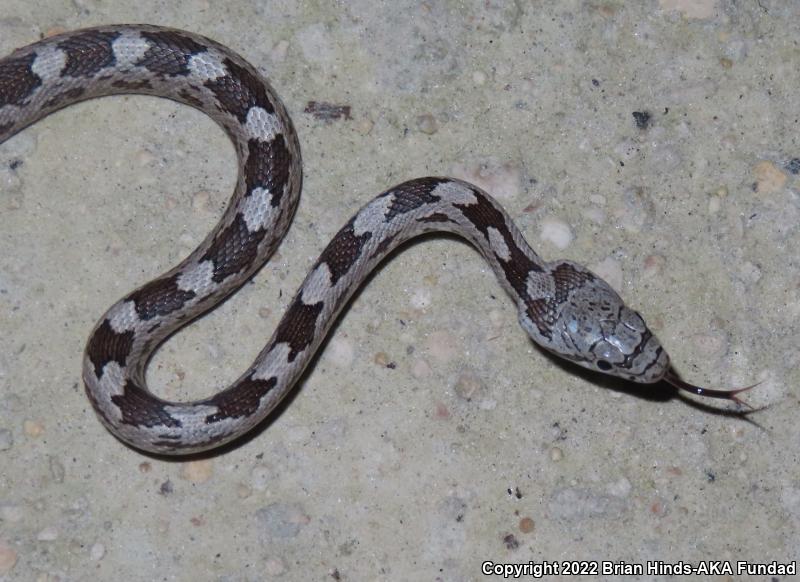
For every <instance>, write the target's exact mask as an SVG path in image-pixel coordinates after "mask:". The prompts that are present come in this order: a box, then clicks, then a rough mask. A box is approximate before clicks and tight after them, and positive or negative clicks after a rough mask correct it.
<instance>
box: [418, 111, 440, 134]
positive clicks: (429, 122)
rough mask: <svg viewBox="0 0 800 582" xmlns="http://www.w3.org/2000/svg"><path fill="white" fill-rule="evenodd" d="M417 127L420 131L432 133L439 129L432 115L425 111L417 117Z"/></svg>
mask: <svg viewBox="0 0 800 582" xmlns="http://www.w3.org/2000/svg"><path fill="white" fill-rule="evenodd" d="M417 129H418V130H420V131H421V132H422V133H425V134H428V135H433V134H434V133H436V132H437V131H439V124H438V123H436V118H435V117H434V116H433V115H431V114H430V113H426V114H424V115H420V116H418V117H417Z"/></svg>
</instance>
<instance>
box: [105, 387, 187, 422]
mask: <svg viewBox="0 0 800 582" xmlns="http://www.w3.org/2000/svg"><path fill="white" fill-rule="evenodd" d="M111 402H113V403H114V404H115V405H116V406H117V407H118V408H119V410H120V414H122V421H121V422H122V424H129V425H131V426H145V427H154V426H167V427H170V428H179V427H180V426H182V425H181V421H180V420H178V419H177V418H174V417H173V416H172V415H170V414H169V413H168V412H167V411H166V410H164V406H165V404H166V403H165V402H163V401H161V400H158V399H157V398H156V397H154V396H153V395H152V394H150V393H148V392H145V391H144V390H143V389H142V388H140V387H139V386H137V385H136V384H134V383H133V382H132V381H131V380H127V381H126V382H125V386H124V387H123V389H122V394H115V395H114V396H112V397H111Z"/></svg>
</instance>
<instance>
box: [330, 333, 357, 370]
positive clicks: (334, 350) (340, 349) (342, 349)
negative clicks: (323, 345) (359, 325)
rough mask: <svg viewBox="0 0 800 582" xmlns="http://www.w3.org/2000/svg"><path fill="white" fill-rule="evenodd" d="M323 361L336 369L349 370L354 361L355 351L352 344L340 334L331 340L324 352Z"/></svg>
mask: <svg viewBox="0 0 800 582" xmlns="http://www.w3.org/2000/svg"><path fill="white" fill-rule="evenodd" d="M325 359H326V360H328V361H330V362H331V363H332V364H333V365H334V366H336V367H337V368H350V366H352V365H353V361H354V360H355V359H356V349H355V346H354V345H353V342H351V341H349V340H348V339H346V338H344V337H342V336H341V334H338V335H336V336H335V337H334V338H333V339H332V340H331V343H330V345H329V346H328V349H327V350H325Z"/></svg>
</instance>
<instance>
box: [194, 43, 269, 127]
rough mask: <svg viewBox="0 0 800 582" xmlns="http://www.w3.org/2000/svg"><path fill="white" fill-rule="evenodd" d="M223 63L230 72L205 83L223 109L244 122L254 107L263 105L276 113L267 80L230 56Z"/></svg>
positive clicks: (266, 109) (265, 108)
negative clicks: (268, 91)
mask: <svg viewBox="0 0 800 582" xmlns="http://www.w3.org/2000/svg"><path fill="white" fill-rule="evenodd" d="M223 64H224V65H225V68H226V69H227V70H228V74H227V75H223V76H222V77H217V78H216V79H209V80H208V81H206V82H205V83H204V85H205V86H206V87H208V88H209V89H210V90H211V92H212V93H214V95H216V97H217V101H218V102H219V106H220V108H221V109H222V110H223V111H227V112H228V113H230V114H231V115H233V116H235V117H236V118H237V119H238V120H239V121H241V122H242V123H244V122H245V121H247V112H248V111H250V108H252V107H261V108H262V109H264V110H265V111H266V112H267V113H275V106H274V105H273V104H272V101H271V100H270V98H269V94H268V93H267V84H266V81H264V80H263V79H262V78H261V77H260V76H259V75H258V74H257V73H254V72H253V71H251V70H250V69H248V68H246V67H243V66H241V65H239V64H237V63H235V62H233V61H232V60H231V59H229V58H226V59H225V60H224V61H223Z"/></svg>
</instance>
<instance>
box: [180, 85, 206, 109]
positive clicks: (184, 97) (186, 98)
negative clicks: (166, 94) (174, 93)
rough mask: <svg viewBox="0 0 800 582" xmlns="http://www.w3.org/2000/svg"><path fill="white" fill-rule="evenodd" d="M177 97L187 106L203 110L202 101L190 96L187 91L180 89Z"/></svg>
mask: <svg viewBox="0 0 800 582" xmlns="http://www.w3.org/2000/svg"><path fill="white" fill-rule="evenodd" d="M178 97H180V100H181V101H183V102H184V103H186V104H187V105H191V106H192V107H196V108H197V109H203V101H202V100H200V99H199V98H198V97H196V96H195V95H192V92H191V91H189V90H188V89H181V90H180V92H178Z"/></svg>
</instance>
